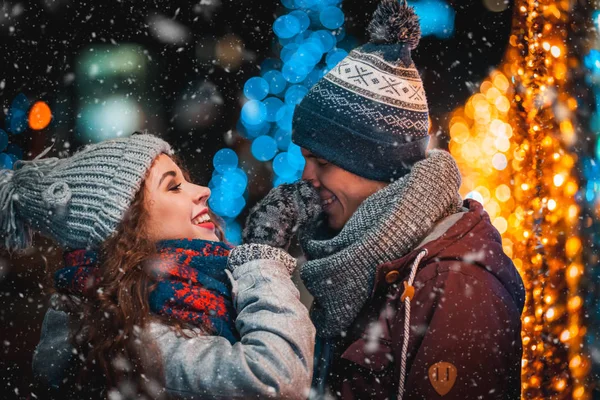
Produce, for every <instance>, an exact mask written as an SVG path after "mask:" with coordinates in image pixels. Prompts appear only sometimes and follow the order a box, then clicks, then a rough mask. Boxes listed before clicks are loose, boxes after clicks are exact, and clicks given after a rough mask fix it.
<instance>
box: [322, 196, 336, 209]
mask: <svg viewBox="0 0 600 400" xmlns="http://www.w3.org/2000/svg"><path fill="white" fill-rule="evenodd" d="M335 199H336V197H335V196H332V197H330V198H328V199H327V200H323V201H322V202H321V206H322V207H325V206H328V205H329V204H331V203H333V202H334V201H335Z"/></svg>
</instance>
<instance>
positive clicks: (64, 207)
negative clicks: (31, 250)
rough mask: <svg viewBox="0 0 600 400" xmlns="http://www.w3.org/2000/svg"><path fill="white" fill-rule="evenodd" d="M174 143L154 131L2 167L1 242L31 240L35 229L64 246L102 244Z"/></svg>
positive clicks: (15, 244) (20, 245)
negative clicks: (69, 153)
mask: <svg viewBox="0 0 600 400" xmlns="http://www.w3.org/2000/svg"><path fill="white" fill-rule="evenodd" d="M163 153H164V154H168V155H171V154H172V150H171V146H169V144H168V143H167V142H165V141H164V140H162V139H160V138H158V137H156V136H153V135H149V134H133V135H132V136H130V137H127V138H119V139H114V140H108V141H105V142H101V143H97V144H93V145H89V146H87V147H85V148H84V149H83V150H81V151H79V152H77V153H75V154H74V155H72V156H71V157H68V158H64V159H58V158H45V159H44V158H42V159H35V160H31V161H17V162H16V163H15V166H14V168H13V170H0V231H2V233H3V237H4V240H3V241H2V242H0V246H4V247H5V248H7V249H9V250H18V249H24V248H27V247H28V246H30V245H31V240H32V234H33V232H34V231H39V232H40V233H42V234H44V235H46V236H49V237H50V238H52V239H54V240H56V241H57V242H58V244H59V245H61V246H62V247H64V248H65V249H83V248H87V249H97V248H98V247H99V246H100V244H101V243H102V242H104V241H105V240H106V239H108V238H109V237H110V236H111V235H112V234H113V233H114V232H115V231H116V228H117V226H118V224H119V223H120V221H121V220H122V219H123V216H124V215H125V212H126V211H127V210H128V209H129V206H130V205H131V202H132V201H133V199H134V198H135V195H136V194H137V192H138V191H139V189H140V187H141V184H142V182H143V180H144V179H145V178H146V175H147V173H148V170H149V169H150V167H151V166H152V163H153V162H154V160H155V159H156V157H158V156H159V155H160V154H163Z"/></svg>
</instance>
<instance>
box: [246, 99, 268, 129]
mask: <svg viewBox="0 0 600 400" xmlns="http://www.w3.org/2000/svg"><path fill="white" fill-rule="evenodd" d="M266 119H267V107H266V106H265V105H264V103H263V102H261V101H258V100H250V101H248V102H247V103H246V104H244V106H243V107H242V121H243V122H244V124H245V125H253V126H256V125H261V124H262V123H263V122H265V121H266Z"/></svg>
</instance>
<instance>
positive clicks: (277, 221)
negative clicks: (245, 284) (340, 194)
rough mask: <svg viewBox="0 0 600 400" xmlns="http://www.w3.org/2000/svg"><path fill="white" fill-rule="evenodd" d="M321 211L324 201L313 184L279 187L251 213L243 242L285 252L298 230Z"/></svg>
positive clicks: (302, 183)
mask: <svg viewBox="0 0 600 400" xmlns="http://www.w3.org/2000/svg"><path fill="white" fill-rule="evenodd" d="M321 211H322V208H321V200H320V199H319V195H318V194H317V191H316V190H315V188H314V187H313V185H312V184H311V183H310V182H308V181H300V182H297V183H293V184H284V185H279V186H277V187H276V188H273V189H272V190H271V191H270V192H269V194H267V196H265V198H264V199H263V200H261V201H260V202H259V203H258V204H257V205H256V206H255V207H254V208H253V209H252V211H250V214H249V215H248V219H247V220H246V227H245V228H244V232H243V236H242V238H243V241H244V243H261V244H268V245H270V246H273V247H279V248H283V249H286V248H287V247H288V246H289V244H290V241H291V239H292V237H293V236H294V234H295V233H296V231H297V230H298V228H300V227H301V226H303V225H305V224H307V223H309V222H310V221H312V220H313V219H314V218H316V217H317V216H318V215H319V213H320V212H321Z"/></svg>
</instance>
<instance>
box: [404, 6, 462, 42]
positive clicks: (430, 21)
mask: <svg viewBox="0 0 600 400" xmlns="http://www.w3.org/2000/svg"><path fill="white" fill-rule="evenodd" d="M410 5H411V6H413V7H414V9H415V13H416V14H417V15H418V16H419V21H420V23H421V35H422V36H429V35H434V36H436V37H438V38H440V39H447V38H449V37H451V36H452V35H453V34H454V17H455V14H456V13H455V11H454V9H453V8H452V6H450V5H449V4H448V3H446V2H445V1H443V0H420V1H411V2H410Z"/></svg>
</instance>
